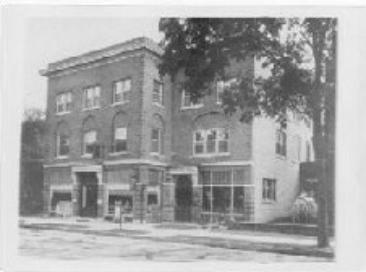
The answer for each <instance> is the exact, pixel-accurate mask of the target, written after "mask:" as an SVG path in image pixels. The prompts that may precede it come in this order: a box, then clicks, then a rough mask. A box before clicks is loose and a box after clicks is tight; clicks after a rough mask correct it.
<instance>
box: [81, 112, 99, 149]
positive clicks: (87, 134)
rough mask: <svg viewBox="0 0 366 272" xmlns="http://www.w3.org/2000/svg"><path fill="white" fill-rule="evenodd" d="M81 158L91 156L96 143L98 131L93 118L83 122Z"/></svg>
mask: <svg viewBox="0 0 366 272" xmlns="http://www.w3.org/2000/svg"><path fill="white" fill-rule="evenodd" d="M82 132H83V139H82V142H83V146H82V154H83V156H93V154H94V153H95V152H96V147H97V142H98V131H97V127H96V123H95V120H94V118H93V117H91V116H89V117H88V118H86V119H85V120H84V122H83V130H82Z"/></svg>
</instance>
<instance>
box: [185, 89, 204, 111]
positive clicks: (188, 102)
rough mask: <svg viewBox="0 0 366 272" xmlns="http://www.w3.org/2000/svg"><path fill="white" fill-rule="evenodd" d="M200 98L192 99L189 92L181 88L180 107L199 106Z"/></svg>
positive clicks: (200, 104) (200, 103)
mask: <svg viewBox="0 0 366 272" xmlns="http://www.w3.org/2000/svg"><path fill="white" fill-rule="evenodd" d="M202 105H203V104H202V99H201V98H198V99H197V100H195V101H194V100H193V99H192V97H191V94H190V93H189V92H187V91H186V90H182V108H183V109H184V108H199V107H201V106H202Z"/></svg>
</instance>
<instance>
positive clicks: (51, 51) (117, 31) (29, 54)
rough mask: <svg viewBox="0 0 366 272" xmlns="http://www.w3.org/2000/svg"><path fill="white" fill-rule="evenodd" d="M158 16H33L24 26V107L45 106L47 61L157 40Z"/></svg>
mask: <svg viewBox="0 0 366 272" xmlns="http://www.w3.org/2000/svg"><path fill="white" fill-rule="evenodd" d="M158 24H159V18H157V17H156V18H154V17H150V18H148V17H144V18H137V17H134V18H76V17H75V18H54V19H52V18H51V19H50V18H34V19H29V21H28V22H27V27H26V37H25V39H26V42H25V45H26V46H25V48H24V50H25V62H24V69H25V70H24V72H25V94H24V108H25V110H27V109H32V108H39V109H42V110H45V108H46V102H47V101H46V94H47V78H46V77H43V76H41V75H40V74H39V70H41V69H45V68H46V67H47V64H48V63H50V62H54V61H58V60H61V59H64V58H67V57H71V56H75V55H79V54H82V53H86V52H88V51H92V50H97V49H101V48H103V47H106V46H109V45H113V44H116V43H121V42H123V41H126V40H128V39H132V38H136V37H139V36H146V37H149V38H151V39H153V40H155V41H157V42H158V41H159V40H160V39H161V38H162V37H163V35H162V34H161V33H160V32H159V30H158Z"/></svg>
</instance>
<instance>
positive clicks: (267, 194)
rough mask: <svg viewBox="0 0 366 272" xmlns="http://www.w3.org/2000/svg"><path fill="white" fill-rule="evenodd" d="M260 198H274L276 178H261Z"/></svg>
mask: <svg viewBox="0 0 366 272" xmlns="http://www.w3.org/2000/svg"><path fill="white" fill-rule="evenodd" d="M262 199H263V200H265V201H266V200H267V201H268V200H270V201H275V200H276V180H275V179H268V178H264V179H263V184H262Z"/></svg>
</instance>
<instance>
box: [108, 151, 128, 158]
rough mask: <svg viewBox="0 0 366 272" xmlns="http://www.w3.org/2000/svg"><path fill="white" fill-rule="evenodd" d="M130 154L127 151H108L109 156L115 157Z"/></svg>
mask: <svg viewBox="0 0 366 272" xmlns="http://www.w3.org/2000/svg"><path fill="white" fill-rule="evenodd" d="M127 154H130V153H129V152H128V151H119V152H111V153H109V156H112V157H115V156H120V155H127Z"/></svg>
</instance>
